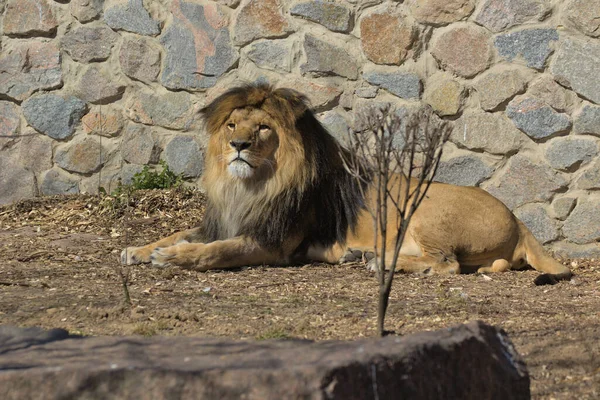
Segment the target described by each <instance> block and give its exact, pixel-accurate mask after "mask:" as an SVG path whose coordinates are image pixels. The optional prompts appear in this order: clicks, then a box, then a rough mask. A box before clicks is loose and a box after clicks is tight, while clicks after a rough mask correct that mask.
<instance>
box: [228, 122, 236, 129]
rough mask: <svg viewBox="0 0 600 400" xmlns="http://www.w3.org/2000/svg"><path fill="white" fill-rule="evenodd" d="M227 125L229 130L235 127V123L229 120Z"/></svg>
mask: <svg viewBox="0 0 600 400" xmlns="http://www.w3.org/2000/svg"><path fill="white" fill-rule="evenodd" d="M227 127H228V128H229V129H230V130H234V129H235V124H234V123H233V122H230V123H228V124H227Z"/></svg>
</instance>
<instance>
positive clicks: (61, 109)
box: [22, 94, 87, 139]
mask: <svg viewBox="0 0 600 400" xmlns="http://www.w3.org/2000/svg"><path fill="white" fill-rule="evenodd" d="M22 109H23V115H24V116H25V119H26V120H27V123H29V125H31V126H32V127H33V128H35V130H37V131H38V132H41V133H43V134H46V135H48V136H50V137H51V138H53V139H67V138H69V137H71V135H72V134H73V132H74V131H75V126H76V125H77V124H78V123H79V121H80V120H81V117H82V116H83V115H84V114H85V112H86V110H87V106H86V104H85V103H84V102H83V101H81V100H80V99H78V98H76V97H73V96H68V97H61V96H58V95H55V94H39V95H36V96H33V97H30V98H29V99H27V100H25V101H24V102H23V104H22Z"/></svg>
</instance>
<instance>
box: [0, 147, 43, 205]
mask: <svg viewBox="0 0 600 400" xmlns="http://www.w3.org/2000/svg"><path fill="white" fill-rule="evenodd" d="M36 194H37V189H36V184H35V176H34V175H33V173H32V172H31V171H28V170H27V169H26V168H24V167H23V166H21V165H18V163H16V162H15V160H14V157H9V156H8V155H7V154H6V152H0V205H1V204H9V203H13V202H15V201H18V200H21V199H27V198H31V197H33V196H35V195H36Z"/></svg>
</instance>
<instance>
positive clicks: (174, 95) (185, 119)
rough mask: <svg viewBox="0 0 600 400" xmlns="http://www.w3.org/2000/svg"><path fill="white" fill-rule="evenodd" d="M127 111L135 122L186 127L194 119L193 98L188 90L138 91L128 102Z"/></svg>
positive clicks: (176, 127) (169, 126)
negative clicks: (164, 91) (162, 92)
mask: <svg viewBox="0 0 600 400" xmlns="http://www.w3.org/2000/svg"><path fill="white" fill-rule="evenodd" d="M126 112H127V114H128V117H129V118H130V119H131V120H132V121H134V122H141V123H142V124H146V125H159V126H162V127H165V128H171V129H185V128H187V127H189V126H190V124H191V122H192V120H193V115H192V113H193V109H192V100H191V97H190V95H189V94H188V93H186V92H166V93H164V94H159V93H154V92H146V91H144V92H138V93H136V94H135V95H134V96H133V97H131V98H130V99H129V100H128V102H127V108H126Z"/></svg>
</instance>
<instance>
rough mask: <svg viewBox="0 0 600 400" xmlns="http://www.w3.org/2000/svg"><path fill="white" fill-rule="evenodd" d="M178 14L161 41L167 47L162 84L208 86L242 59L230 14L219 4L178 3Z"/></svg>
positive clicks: (170, 85) (182, 86)
mask: <svg viewBox="0 0 600 400" xmlns="http://www.w3.org/2000/svg"><path fill="white" fill-rule="evenodd" d="M173 7H178V8H176V9H175V18H174V20H173V23H171V24H170V25H169V26H168V27H167V29H166V30H165V32H164V34H163V35H161V37H160V43H161V44H162V45H163V47H164V48H165V51H166V56H165V61H164V69H163V73H162V76H161V82H162V84H163V85H164V86H165V87H167V88H169V89H190V90H196V89H206V88H209V87H211V86H214V84H215V83H216V82H217V78H218V77H219V76H221V75H222V74H224V73H225V72H226V71H227V70H228V69H229V68H230V67H231V66H232V65H234V64H235V62H237V60H238V57H239V56H238V52H237V50H235V49H234V48H233V44H232V42H231V38H230V35H229V30H228V29H227V26H228V23H229V18H228V17H227V15H226V14H225V13H223V12H222V10H221V9H220V8H219V7H218V6H217V5H215V4H207V5H200V4H194V3H184V2H181V3H174V6H173Z"/></svg>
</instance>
